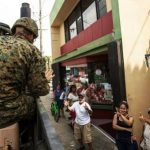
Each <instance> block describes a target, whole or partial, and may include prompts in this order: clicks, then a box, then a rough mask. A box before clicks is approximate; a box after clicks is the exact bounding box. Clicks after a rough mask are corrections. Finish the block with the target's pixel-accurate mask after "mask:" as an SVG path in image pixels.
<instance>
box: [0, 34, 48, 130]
mask: <svg viewBox="0 0 150 150" xmlns="http://www.w3.org/2000/svg"><path fill="white" fill-rule="evenodd" d="M26 88H27V89H28V91H29V94H28V95H27V94H26V92H25V89H26ZM48 92H49V86H48V82H47V80H46V78H45V61H44V59H43V58H42V56H41V52H40V51H39V50H38V49H37V48H36V47H35V46H34V45H33V44H31V43H29V42H28V41H26V40H24V39H21V38H19V37H12V36H1V37H0V118H1V119H0V128H2V127H5V126H8V125H10V124H12V123H14V122H17V121H19V120H21V119H22V118H26V117H28V116H30V114H31V113H33V111H34V110H33V109H34V106H33V105H34V103H35V102H34V99H33V97H38V96H43V95H46V94H48Z"/></svg>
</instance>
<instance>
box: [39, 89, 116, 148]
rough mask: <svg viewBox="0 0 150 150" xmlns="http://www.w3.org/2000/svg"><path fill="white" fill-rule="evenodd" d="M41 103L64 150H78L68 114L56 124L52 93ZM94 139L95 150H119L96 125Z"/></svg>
mask: <svg viewBox="0 0 150 150" xmlns="http://www.w3.org/2000/svg"><path fill="white" fill-rule="evenodd" d="M41 101H42V103H43V105H44V107H45V109H46V110H47V113H48V115H49V119H50V122H51V124H52V125H53V127H54V128H55V131H56V133H57V134H58V137H59V138H60V141H61V142H62V144H63V145H64V149H65V150H76V149H77V148H78V147H79V145H78V142H77V141H76V140H75V138H74V134H73V130H72V129H71V127H70V126H69V125H68V122H69V120H68V119H67V118H68V113H67V112H65V117H61V118H60V119H59V121H58V122H55V120H54V118H53V116H52V115H51V112H50V105H51V102H52V101H53V97H52V93H51V92H50V93H49V94H48V95H46V96H42V97H41ZM92 138H93V143H92V144H93V149H94V150H117V148H116V146H115V144H114V141H113V139H112V138H111V137H110V136H109V135H107V134H106V133H105V132H104V131H103V130H100V129H99V128H97V127H96V126H94V125H92ZM85 146H86V149H88V148H87V145H85Z"/></svg>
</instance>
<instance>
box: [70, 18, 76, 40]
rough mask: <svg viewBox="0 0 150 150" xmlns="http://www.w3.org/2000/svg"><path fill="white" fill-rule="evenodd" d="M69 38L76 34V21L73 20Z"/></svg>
mask: <svg viewBox="0 0 150 150" xmlns="http://www.w3.org/2000/svg"><path fill="white" fill-rule="evenodd" d="M69 30H70V38H71V39H72V38H73V37H75V36H76V35H77V26H76V21H74V22H73V23H72V24H71V25H70V27H69Z"/></svg>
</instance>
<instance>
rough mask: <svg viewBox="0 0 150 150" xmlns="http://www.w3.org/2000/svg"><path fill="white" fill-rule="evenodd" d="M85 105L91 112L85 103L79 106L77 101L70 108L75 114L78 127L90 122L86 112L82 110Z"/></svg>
mask: <svg viewBox="0 0 150 150" xmlns="http://www.w3.org/2000/svg"><path fill="white" fill-rule="evenodd" d="M85 105H86V106H87V107H88V108H89V109H90V110H91V107H90V105H89V104H88V103H87V102H83V103H82V104H79V101H77V102H75V103H73V105H72V106H71V110H74V111H75V112H76V118H75V122H76V123H77V124H79V125H85V124H88V123H89V122H90V121H91V118H90V115H89V113H88V111H87V110H86V109H85V108H84V106H85Z"/></svg>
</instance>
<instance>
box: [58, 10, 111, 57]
mask: <svg viewBox="0 0 150 150" xmlns="http://www.w3.org/2000/svg"><path fill="white" fill-rule="evenodd" d="M112 31H113V21H112V12H111V11H110V12H108V13H107V14H106V15H104V16H103V17H102V18H100V19H99V20H97V21H96V22H95V23H93V24H92V25H91V26H89V27H88V28H87V29H85V30H84V31H82V32H80V33H79V34H78V35H77V36H75V37H74V38H73V39H71V40H70V41H68V42H67V43H66V44H64V45H63V46H62V47H61V48H60V51H61V55H63V54H66V53H69V52H71V51H74V50H75V49H77V48H79V47H81V46H83V45H85V44H87V43H90V42H92V41H94V40H96V39H98V38H101V37H103V36H105V35H107V34H110V33H112Z"/></svg>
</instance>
